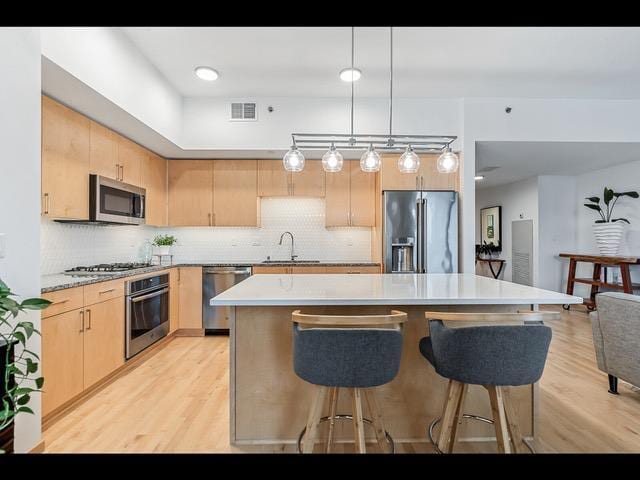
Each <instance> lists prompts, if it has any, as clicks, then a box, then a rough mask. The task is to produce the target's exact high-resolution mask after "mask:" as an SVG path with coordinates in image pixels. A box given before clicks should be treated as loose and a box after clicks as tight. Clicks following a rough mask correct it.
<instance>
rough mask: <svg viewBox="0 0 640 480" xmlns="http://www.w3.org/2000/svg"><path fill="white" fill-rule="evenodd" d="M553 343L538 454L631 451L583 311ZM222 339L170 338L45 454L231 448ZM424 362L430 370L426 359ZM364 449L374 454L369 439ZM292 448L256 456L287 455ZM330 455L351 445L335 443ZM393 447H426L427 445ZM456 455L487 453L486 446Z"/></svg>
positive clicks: (62, 424)
mask: <svg viewBox="0 0 640 480" xmlns="http://www.w3.org/2000/svg"><path fill="white" fill-rule="evenodd" d="M548 323H549V325H550V326H551V327H552V328H553V340H552V342H551V348H550V352H549V358H548V361H547V365H546V367H545V371H544V375H543V377H542V380H541V381H540V407H539V414H540V420H539V432H538V441H537V442H536V450H537V451H538V452H640V389H638V388H636V387H632V386H630V385H628V384H626V383H624V382H620V385H619V391H620V395H618V396H614V395H610V394H609V393H607V386H608V384H607V376H606V375H605V374H604V373H602V372H600V371H599V370H598V369H597V367H596V361H595V353H594V350H593V344H592V339H591V325H590V323H589V319H588V317H587V315H586V314H585V313H584V312H583V311H582V309H581V311H578V312H570V313H567V312H563V315H562V319H561V320H560V321H555V322H548ZM228 362H229V352H228V339H227V337H220V336H215V337H179V338H176V339H175V340H173V341H171V342H170V343H168V344H167V346H166V347H165V348H163V349H161V350H159V351H158V353H157V354H155V355H153V356H152V357H150V358H149V359H148V360H146V361H145V362H144V363H142V364H141V365H139V366H138V367H137V368H135V369H133V370H131V371H130V372H128V373H126V374H125V375H124V376H123V377H121V378H119V379H118V380H116V381H114V382H113V383H111V384H109V385H108V386H106V387H105V388H104V389H103V390H101V391H99V392H98V393H96V394H95V395H94V396H92V397H90V398H89V399H88V400H86V401H85V402H83V403H82V404H80V405H78V406H77V407H76V408H74V409H73V410H71V411H70V412H69V414H67V415H66V416H65V417H63V418H61V419H60V420H58V421H57V422H56V423H54V424H53V425H51V426H50V427H49V428H48V429H47V430H46V431H45V432H44V439H45V451H46V452H240V451H249V449H247V448H242V449H238V448H234V447H231V446H230V445H229V440H228V439H229V413H228V383H229V368H228ZM425 368H429V367H427V366H426V365H425ZM368 448H369V449H370V451H376V450H375V447H374V446H373V445H371V447H369V445H368ZM293 450H294V448H293V446H292V445H280V446H275V445H274V446H265V447H255V448H253V449H251V451H255V452H292V451H293ZM336 451H337V452H341V451H346V452H350V451H352V447H351V446H350V445H338V447H337V448H336ZM397 451H398V452H403V453H414V452H415V453H429V452H433V449H432V448H431V446H430V445H429V444H428V443H424V444H418V443H415V444H403V445H398V446H397ZM456 451H458V452H495V451H496V449H495V445H494V444H493V443H486V444H480V445H470V444H459V445H458V446H457V447H456Z"/></svg>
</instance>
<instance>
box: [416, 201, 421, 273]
mask: <svg viewBox="0 0 640 480" xmlns="http://www.w3.org/2000/svg"><path fill="white" fill-rule="evenodd" d="M421 204H422V200H421V199H418V201H416V248H417V259H416V267H415V271H416V273H422V240H421V235H420V234H421V231H422V208H421Z"/></svg>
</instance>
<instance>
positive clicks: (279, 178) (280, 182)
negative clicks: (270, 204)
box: [258, 160, 291, 197]
mask: <svg viewBox="0 0 640 480" xmlns="http://www.w3.org/2000/svg"><path fill="white" fill-rule="evenodd" d="M290 184H291V173H290V172H287V171H286V170H285V169H284V166H283V165H282V160H258V196H260V197H286V196H287V195H290V194H291V185H290Z"/></svg>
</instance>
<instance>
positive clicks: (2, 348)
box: [0, 280, 51, 453]
mask: <svg viewBox="0 0 640 480" xmlns="http://www.w3.org/2000/svg"><path fill="white" fill-rule="evenodd" d="M11 297H15V294H14V293H13V292H11V290H10V289H9V287H7V285H6V284H5V283H4V282H3V281H2V280H0V352H1V353H2V356H1V357H0V367H1V368H0V373H1V374H2V379H0V453H1V452H12V451H13V422H14V420H15V417H16V415H18V414H19V413H31V414H33V410H31V408H29V406H28V404H29V402H30V401H31V394H33V393H34V392H39V391H41V390H40V389H41V388H42V385H43V384H44V378H43V377H34V374H35V373H36V372H37V371H38V362H39V361H40V359H39V357H38V355H37V354H36V353H35V352H32V351H31V350H29V349H28V348H27V340H28V339H29V338H31V336H32V335H33V334H34V333H35V334H38V335H39V334H40V332H39V331H38V330H36V329H35V328H34V326H33V323H32V322H30V321H26V320H17V318H18V315H20V313H21V312H24V311H25V310H43V309H45V308H47V307H48V306H49V305H50V304H51V302H49V300H45V299H43V298H28V299H26V300H24V301H22V302H20V303H19V302H17V301H16V300H14V299H13V298H11Z"/></svg>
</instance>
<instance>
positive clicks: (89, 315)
mask: <svg viewBox="0 0 640 480" xmlns="http://www.w3.org/2000/svg"><path fill="white" fill-rule="evenodd" d="M87 316H88V317H89V322H88V323H89V326H88V327H87V330H91V309H90V308H88V309H87Z"/></svg>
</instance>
